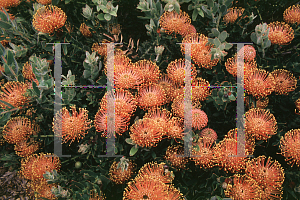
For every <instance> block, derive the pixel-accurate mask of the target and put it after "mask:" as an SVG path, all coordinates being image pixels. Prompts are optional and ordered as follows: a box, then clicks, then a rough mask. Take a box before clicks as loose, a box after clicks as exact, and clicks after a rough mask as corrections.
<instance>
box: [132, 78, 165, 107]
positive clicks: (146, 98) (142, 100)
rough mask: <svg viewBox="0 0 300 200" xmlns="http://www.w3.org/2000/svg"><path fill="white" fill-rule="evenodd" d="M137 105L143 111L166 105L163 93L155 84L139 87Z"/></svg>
mask: <svg viewBox="0 0 300 200" xmlns="http://www.w3.org/2000/svg"><path fill="white" fill-rule="evenodd" d="M137 100H138V105H139V107H140V108H142V109H143V110H148V109H155V108H157V107H159V106H162V105H164V104H165V103H166V101H167V98H166V94H165V91H164V90H163V89H162V88H161V87H160V86H158V85H157V84H153V85H149V86H146V87H141V88H139V90H138V97H137Z"/></svg>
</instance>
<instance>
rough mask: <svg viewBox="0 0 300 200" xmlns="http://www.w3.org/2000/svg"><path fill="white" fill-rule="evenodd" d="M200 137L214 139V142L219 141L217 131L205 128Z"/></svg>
mask: <svg viewBox="0 0 300 200" xmlns="http://www.w3.org/2000/svg"><path fill="white" fill-rule="evenodd" d="M199 136H200V137H207V138H212V139H213V140H214V141H216V140H217V139H218V135H217V133H216V131H214V129H212V128H205V129H203V130H202V131H201V132H200V135H199Z"/></svg>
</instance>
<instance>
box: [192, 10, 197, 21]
mask: <svg viewBox="0 0 300 200" xmlns="http://www.w3.org/2000/svg"><path fill="white" fill-rule="evenodd" d="M197 16H198V12H197V10H196V9H195V10H194V11H193V14H192V20H193V21H196V19H197Z"/></svg>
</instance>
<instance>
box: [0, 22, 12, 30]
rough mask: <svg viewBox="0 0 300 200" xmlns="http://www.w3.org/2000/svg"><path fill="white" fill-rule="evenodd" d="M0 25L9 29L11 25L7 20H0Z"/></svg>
mask: <svg viewBox="0 0 300 200" xmlns="http://www.w3.org/2000/svg"><path fill="white" fill-rule="evenodd" d="M0 27H1V28H4V29H10V28H11V27H12V25H11V24H9V23H7V22H3V21H0Z"/></svg>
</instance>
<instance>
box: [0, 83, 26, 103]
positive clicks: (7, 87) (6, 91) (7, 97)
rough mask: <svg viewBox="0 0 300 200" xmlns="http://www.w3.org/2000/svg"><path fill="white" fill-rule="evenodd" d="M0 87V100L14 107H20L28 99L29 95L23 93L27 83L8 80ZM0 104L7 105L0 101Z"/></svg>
mask: <svg viewBox="0 0 300 200" xmlns="http://www.w3.org/2000/svg"><path fill="white" fill-rule="evenodd" d="M1 89H2V91H3V92H0V100H2V101H5V102H7V103H9V104H11V105H12V106H14V107H18V108H20V109H21V108H22V107H23V106H24V105H25V104H26V103H27V102H28V101H29V97H28V96H26V95H25V94H26V91H27V89H28V85H27V84H25V83H22V82H14V81H9V82H7V83H5V84H4V85H3V86H2V87H1ZM0 106H1V107H2V108H5V107H6V106H7V105H6V104H4V103H0Z"/></svg>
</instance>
